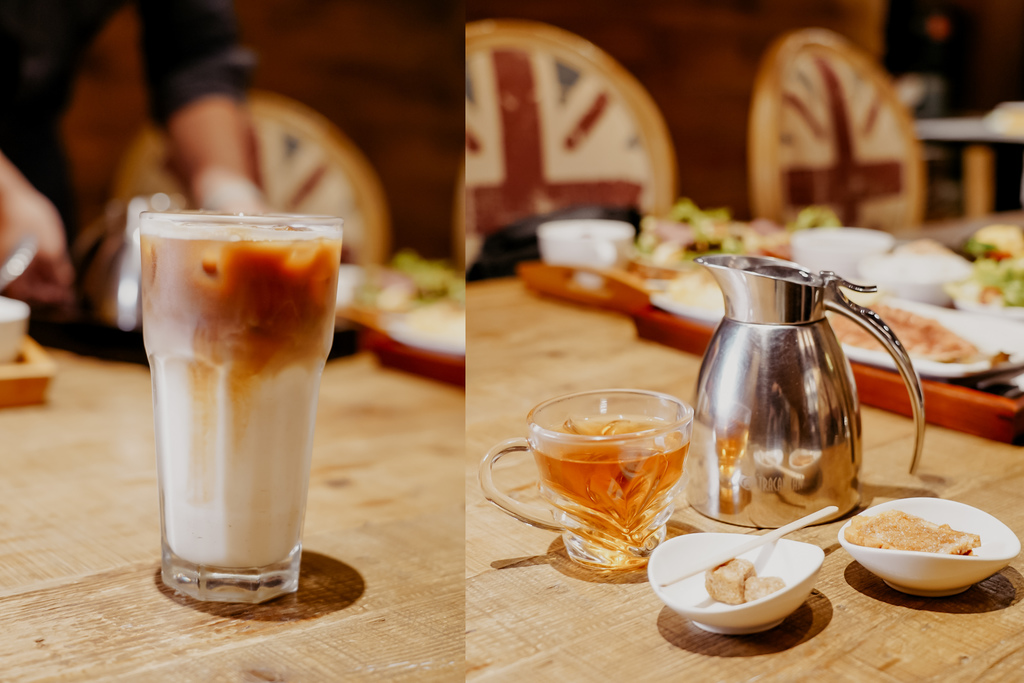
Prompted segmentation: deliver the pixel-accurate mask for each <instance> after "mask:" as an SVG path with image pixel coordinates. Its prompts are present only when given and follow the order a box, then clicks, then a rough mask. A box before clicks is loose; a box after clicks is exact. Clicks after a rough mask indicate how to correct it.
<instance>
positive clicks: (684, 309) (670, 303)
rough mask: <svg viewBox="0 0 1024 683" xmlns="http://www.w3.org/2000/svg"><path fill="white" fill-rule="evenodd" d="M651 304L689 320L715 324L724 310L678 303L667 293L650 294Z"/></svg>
mask: <svg viewBox="0 0 1024 683" xmlns="http://www.w3.org/2000/svg"><path fill="white" fill-rule="evenodd" d="M651 304H653V305H654V306H656V307H657V308H660V309H661V310H663V311H668V312H669V313H672V314H674V315H678V316H679V317H680V318H687V319H689V320H696V321H697V322H702V323H713V324H715V325H717V324H718V322H719V321H720V320H721V319H722V316H723V315H725V313H724V311H718V310H712V309H710V308H701V307H700V306H688V305H686V304H683V303H679V302H678V301H676V300H675V299H673V298H672V297H670V296H668V295H667V294H651Z"/></svg>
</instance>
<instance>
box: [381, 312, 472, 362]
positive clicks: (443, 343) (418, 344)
mask: <svg viewBox="0 0 1024 683" xmlns="http://www.w3.org/2000/svg"><path fill="white" fill-rule="evenodd" d="M385 330H386V331H387V333H388V336H389V337H391V338H392V339H394V340H395V341H396V342H398V343H400V344H405V345H406V346H411V347H413V348H417V349H423V350H424V351H433V352H435V353H444V354H447V355H449V356H465V355H466V337H465V336H463V337H462V338H461V339H451V338H448V337H442V336H438V335H432V334H427V333H425V332H422V331H420V330H417V329H416V328H414V327H411V326H410V325H409V324H408V323H407V322H406V320H405V316H401V315H399V316H395V317H394V318H392V319H391V320H390V321H389V322H388V323H387V325H386V326H385Z"/></svg>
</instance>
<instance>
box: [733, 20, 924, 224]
mask: <svg viewBox="0 0 1024 683" xmlns="http://www.w3.org/2000/svg"><path fill="white" fill-rule="evenodd" d="M748 125H749V130H748V138H747V163H748V177H749V183H750V199H751V206H752V207H753V211H754V215H755V216H757V217H763V218H770V219H772V220H775V221H780V222H787V221H790V220H792V219H793V218H794V217H795V216H796V214H797V213H798V212H799V211H800V209H802V208H803V207H805V206H808V205H810V204H824V205H827V206H830V207H831V208H832V209H833V210H834V211H835V212H836V214H837V215H838V216H839V218H840V219H841V220H842V221H843V225H847V226H857V227H868V228H878V229H881V230H894V229H898V228H905V227H911V226H917V225H920V223H921V220H922V215H923V213H924V200H925V194H924V191H925V166H924V162H923V159H922V156H921V150H920V144H919V143H918V141H917V138H916V136H915V134H914V125H913V121H912V119H911V117H910V114H909V113H908V112H907V110H906V108H905V107H904V106H903V104H902V103H901V102H900V101H899V100H898V99H897V97H896V93H895V91H894V90H893V87H892V85H891V83H890V79H889V76H888V74H887V73H885V71H884V70H883V69H882V68H881V67H880V66H879V65H878V63H877V62H876V61H875V60H874V59H872V58H871V57H870V56H869V55H867V54H865V53H864V52H862V51H861V50H859V49H857V48H856V47H854V46H853V45H851V44H850V43H849V42H847V41H846V39H844V38H843V37H842V36H839V35H837V34H835V33H833V32H831V31H828V30H825V29H817V28H815V29H803V30H799V31H794V32H791V33H788V34H785V35H783V36H782V37H781V38H779V39H778V40H776V41H775V42H774V43H773V44H772V45H771V47H769V49H768V51H767V52H766V53H765V55H764V57H763V58H762V59H761V65H760V68H759V70H758V74H757V80H756V81H755V84H754V95H753V101H752V104H751V109H750V118H749V121H748Z"/></svg>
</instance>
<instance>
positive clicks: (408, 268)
mask: <svg viewBox="0 0 1024 683" xmlns="http://www.w3.org/2000/svg"><path fill="white" fill-rule="evenodd" d="M356 301H357V302H358V303H359V304H360V305H363V306H367V307H369V308H375V309H377V310H380V311H386V312H394V313H405V312H408V311H411V310H413V309H415V308H418V307H420V306H424V305H427V304H431V303H435V302H439V301H447V302H451V303H454V304H457V305H460V306H463V307H464V306H465V302H466V279H465V275H464V274H463V273H461V272H459V271H457V270H455V269H454V268H452V267H451V266H450V265H448V264H447V263H446V262H445V261H443V260H431V259H425V258H423V257H422V256H420V255H418V254H417V253H416V252H414V251H412V250H409V249H405V250H402V251H400V252H398V253H397V254H395V256H394V257H393V258H392V259H391V263H390V264H389V265H388V267H387V268H375V269H371V270H370V271H369V272H368V273H367V276H366V279H365V282H364V283H363V285H362V287H361V288H360V289H359V291H358V293H357V294H356Z"/></svg>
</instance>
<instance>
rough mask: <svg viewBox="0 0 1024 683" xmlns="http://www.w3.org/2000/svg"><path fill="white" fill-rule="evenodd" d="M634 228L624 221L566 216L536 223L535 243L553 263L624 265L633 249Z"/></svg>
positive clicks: (564, 264) (555, 264)
mask: <svg viewBox="0 0 1024 683" xmlns="http://www.w3.org/2000/svg"><path fill="white" fill-rule="evenodd" d="M635 238H636V230H635V229H634V228H633V226H632V224H630V223H627V222H625V221H613V220H604V219H598V218H594V219H590V218H587V219H583V218H580V219H567V220H561V221H549V222H547V223H542V224H541V225H540V226H538V227H537V246H538V248H539V249H540V258H541V260H542V261H544V263H547V264H548V265H553V266H586V267H590V268H612V267H614V266H624V265H625V264H626V263H627V262H628V261H629V258H630V256H631V255H632V251H633V240H634V239H635Z"/></svg>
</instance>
